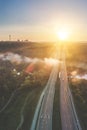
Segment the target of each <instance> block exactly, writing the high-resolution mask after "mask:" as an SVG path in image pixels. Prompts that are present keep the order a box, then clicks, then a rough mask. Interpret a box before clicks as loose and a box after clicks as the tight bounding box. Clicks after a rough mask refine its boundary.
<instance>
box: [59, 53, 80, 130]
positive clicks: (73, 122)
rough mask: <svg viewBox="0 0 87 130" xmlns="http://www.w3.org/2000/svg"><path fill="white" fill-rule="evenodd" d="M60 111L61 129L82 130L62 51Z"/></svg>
mask: <svg viewBox="0 0 87 130" xmlns="http://www.w3.org/2000/svg"><path fill="white" fill-rule="evenodd" d="M60 111H61V123H62V130H82V129H81V126H80V123H79V120H78V117H77V114H76V111H75V107H74V103H73V98H72V94H71V92H70V89H69V86H68V80H67V71H66V64H65V53H64V52H62V62H61V70H60Z"/></svg>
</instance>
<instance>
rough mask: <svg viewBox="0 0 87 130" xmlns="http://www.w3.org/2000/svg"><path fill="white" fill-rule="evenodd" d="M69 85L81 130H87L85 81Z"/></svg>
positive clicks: (86, 91)
mask: <svg viewBox="0 0 87 130" xmlns="http://www.w3.org/2000/svg"><path fill="white" fill-rule="evenodd" d="M69 84H70V88H71V92H72V94H73V98H74V104H75V107H76V111H77V115H78V117H79V120H80V124H81V126H82V130H87V81H86V83H85V81H80V82H79V83H74V84H73V83H72V82H70V83H69Z"/></svg>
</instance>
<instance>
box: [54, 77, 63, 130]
mask: <svg viewBox="0 0 87 130" xmlns="http://www.w3.org/2000/svg"><path fill="white" fill-rule="evenodd" d="M52 122H53V128H52V129H53V130H62V128H61V117H60V80H59V78H57V82H56V88H55V96H54V104H53V119H52Z"/></svg>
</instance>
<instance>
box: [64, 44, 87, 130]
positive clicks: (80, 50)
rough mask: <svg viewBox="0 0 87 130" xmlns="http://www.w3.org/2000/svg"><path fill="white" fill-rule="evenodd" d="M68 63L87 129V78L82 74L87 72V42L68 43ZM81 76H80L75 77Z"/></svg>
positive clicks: (70, 84)
mask: <svg viewBox="0 0 87 130" xmlns="http://www.w3.org/2000/svg"><path fill="white" fill-rule="evenodd" d="M66 52H67V53H66V54H67V57H66V63H67V72H68V78H69V86H70V89H71V92H72V94H73V98H74V103H75V107H76V111H77V114H78V117H79V120H80V123H81V126H82V129H83V130H86V129H87V80H86V79H84V78H83V79H82V78H81V76H84V75H86V74H87V65H86V64H87V44H86V43H77V44H75V43H74V44H70V45H67V49H66ZM75 76H79V77H80V78H75Z"/></svg>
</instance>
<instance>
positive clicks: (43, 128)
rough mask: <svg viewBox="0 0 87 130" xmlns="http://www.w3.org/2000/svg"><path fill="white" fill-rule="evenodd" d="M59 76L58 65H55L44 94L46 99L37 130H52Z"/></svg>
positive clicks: (42, 106)
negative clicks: (56, 85) (56, 86)
mask: <svg viewBox="0 0 87 130" xmlns="http://www.w3.org/2000/svg"><path fill="white" fill-rule="evenodd" d="M57 74H58V64H55V65H54V68H53V70H52V73H51V76H50V79H49V81H48V88H47V90H46V92H45V94H44V99H43V102H42V105H41V109H40V112H39V117H38V122H37V127H36V130H52V113H53V101H54V94H55V84H56V80H57Z"/></svg>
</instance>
